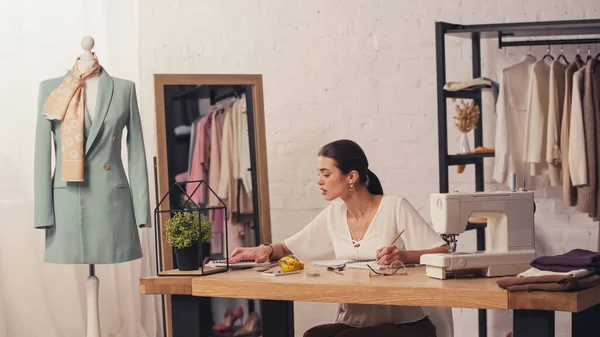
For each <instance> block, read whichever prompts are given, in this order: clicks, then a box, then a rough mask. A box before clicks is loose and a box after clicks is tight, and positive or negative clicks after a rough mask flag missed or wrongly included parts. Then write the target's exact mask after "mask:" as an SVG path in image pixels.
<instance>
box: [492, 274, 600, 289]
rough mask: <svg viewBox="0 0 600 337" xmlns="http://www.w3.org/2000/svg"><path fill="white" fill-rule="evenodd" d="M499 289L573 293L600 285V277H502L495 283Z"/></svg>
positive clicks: (595, 275) (594, 275)
mask: <svg viewBox="0 0 600 337" xmlns="http://www.w3.org/2000/svg"><path fill="white" fill-rule="evenodd" d="M496 283H497V284H498V286H499V287H500V288H503V289H506V290H508V291H510V292H517V291H534V290H538V291H574V290H583V289H588V288H593V287H596V286H598V285H600V275H597V274H592V275H589V276H585V277H581V278H576V277H573V276H570V275H569V276H564V275H544V276H528V277H519V276H508V277H502V278H500V279H498V281H496Z"/></svg>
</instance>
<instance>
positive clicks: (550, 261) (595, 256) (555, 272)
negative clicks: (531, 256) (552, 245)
mask: <svg viewBox="0 0 600 337" xmlns="http://www.w3.org/2000/svg"><path fill="white" fill-rule="evenodd" d="M496 282H497V284H498V286H500V287H501V288H503V289H506V290H508V291H511V292H516V291H532V290H541V291H573V290H582V289H587V288H593V287H595V286H598V285H600V253H598V252H592V251H589V250H584V249H574V250H571V251H569V252H567V253H565V254H561V255H555V256H541V257H538V258H536V259H535V260H533V261H532V262H531V268H530V269H528V270H526V271H525V272H523V273H521V274H519V275H517V276H508V277H502V278H500V279H498V281H496Z"/></svg>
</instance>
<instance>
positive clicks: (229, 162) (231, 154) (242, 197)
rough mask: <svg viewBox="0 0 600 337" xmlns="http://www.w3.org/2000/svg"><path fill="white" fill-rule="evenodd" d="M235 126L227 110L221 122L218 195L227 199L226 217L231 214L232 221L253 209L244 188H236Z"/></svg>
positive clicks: (237, 153) (251, 211) (237, 154)
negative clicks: (221, 140)
mask: <svg viewBox="0 0 600 337" xmlns="http://www.w3.org/2000/svg"><path fill="white" fill-rule="evenodd" d="M235 128H236V126H235V124H234V119H233V114H232V113H231V111H227V112H226V113H225V119H224V122H223V143H222V151H221V174H220V177H219V189H218V195H219V197H221V198H222V199H227V200H228V205H229V209H228V213H229V214H228V217H229V218H230V217H232V216H233V217H234V218H233V221H234V222H236V221H235V219H236V218H237V216H238V215H239V214H252V213H253V211H254V209H253V204H252V197H251V196H250V195H248V193H247V192H246V191H245V190H243V189H239V188H238V179H235V177H234V161H235V160H237V158H238V156H239V151H238V148H237V139H236V133H235V130H236V129H235Z"/></svg>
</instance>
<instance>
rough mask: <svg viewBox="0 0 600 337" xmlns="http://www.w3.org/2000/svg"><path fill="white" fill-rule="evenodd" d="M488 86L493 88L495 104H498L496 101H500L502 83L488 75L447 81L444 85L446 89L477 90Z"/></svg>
mask: <svg viewBox="0 0 600 337" xmlns="http://www.w3.org/2000/svg"><path fill="white" fill-rule="evenodd" d="M488 87H490V88H492V93H493V95H494V104H496V102H497V101H498V94H499V93H500V85H499V84H498V83H496V82H495V81H493V80H491V79H489V78H487V77H479V78H473V79H470V80H467V81H463V82H447V83H446V84H445V85H444V90H446V91H458V90H476V89H481V88H488Z"/></svg>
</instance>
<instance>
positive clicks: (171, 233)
mask: <svg viewBox="0 0 600 337" xmlns="http://www.w3.org/2000/svg"><path fill="white" fill-rule="evenodd" d="M212 225H213V222H212V221H211V220H210V219H208V218H207V217H206V215H204V214H198V213H197V212H193V211H177V212H175V213H174V214H173V216H172V217H171V218H170V219H169V220H167V222H166V225H165V237H166V240H167V242H168V243H169V245H170V246H171V247H173V248H174V249H175V257H176V258H177V265H178V266H179V270H198V269H199V268H200V244H201V243H202V242H207V241H209V240H210V239H211V238H212Z"/></svg>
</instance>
